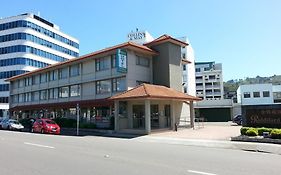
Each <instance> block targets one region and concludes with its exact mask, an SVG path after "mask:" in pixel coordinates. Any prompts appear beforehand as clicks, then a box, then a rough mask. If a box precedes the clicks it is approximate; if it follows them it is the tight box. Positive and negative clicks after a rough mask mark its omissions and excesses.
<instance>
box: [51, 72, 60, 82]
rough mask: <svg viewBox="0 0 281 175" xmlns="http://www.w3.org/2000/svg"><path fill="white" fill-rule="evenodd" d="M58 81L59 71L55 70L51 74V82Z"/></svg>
mask: <svg viewBox="0 0 281 175" xmlns="http://www.w3.org/2000/svg"><path fill="white" fill-rule="evenodd" d="M57 79H58V74H57V71H55V70H53V71H50V72H49V81H54V80H57Z"/></svg>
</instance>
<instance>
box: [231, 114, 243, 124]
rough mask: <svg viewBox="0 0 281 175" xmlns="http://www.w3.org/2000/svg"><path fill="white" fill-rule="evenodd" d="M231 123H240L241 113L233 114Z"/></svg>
mask: <svg viewBox="0 0 281 175" xmlns="http://www.w3.org/2000/svg"><path fill="white" fill-rule="evenodd" d="M232 122H233V123H236V124H238V125H242V115H241V114H238V115H235V116H234V117H233V120H232Z"/></svg>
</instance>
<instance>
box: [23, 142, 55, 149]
mask: <svg viewBox="0 0 281 175" xmlns="http://www.w3.org/2000/svg"><path fill="white" fill-rule="evenodd" d="M24 144H26V145H32V146H38V147H43V148H50V149H54V148H55V147H53V146H46V145H39V144H36V143H28V142H24Z"/></svg>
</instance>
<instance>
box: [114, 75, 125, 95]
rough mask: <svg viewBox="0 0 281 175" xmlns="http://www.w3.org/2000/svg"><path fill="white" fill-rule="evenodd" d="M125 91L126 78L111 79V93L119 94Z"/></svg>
mask: <svg viewBox="0 0 281 175" xmlns="http://www.w3.org/2000/svg"><path fill="white" fill-rule="evenodd" d="M125 90H126V78H125V77H122V78H114V79H112V92H120V91H125Z"/></svg>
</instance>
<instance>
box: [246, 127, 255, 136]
mask: <svg viewBox="0 0 281 175" xmlns="http://www.w3.org/2000/svg"><path fill="white" fill-rule="evenodd" d="M246 135H247V136H257V135H258V130H257V129H256V128H249V129H248V130H247V131H246Z"/></svg>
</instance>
